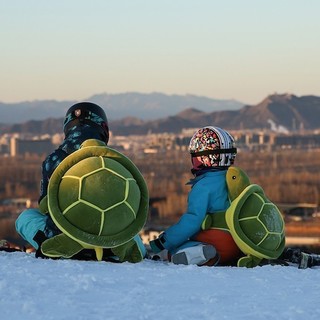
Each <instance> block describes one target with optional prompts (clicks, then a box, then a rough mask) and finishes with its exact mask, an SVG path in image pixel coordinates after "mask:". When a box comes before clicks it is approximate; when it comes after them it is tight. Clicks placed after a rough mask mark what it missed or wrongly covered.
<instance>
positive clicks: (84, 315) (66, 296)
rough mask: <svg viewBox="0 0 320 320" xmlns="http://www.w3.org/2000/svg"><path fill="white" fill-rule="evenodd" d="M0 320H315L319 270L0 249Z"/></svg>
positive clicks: (319, 291) (319, 314)
mask: <svg viewBox="0 0 320 320" xmlns="http://www.w3.org/2000/svg"><path fill="white" fill-rule="evenodd" d="M0 274H1V277H0V314H1V320H22V319H23V320H43V319H46V320H73V319H77V320H88V319H90V320H105V319H107V320H119V319H129V320H131V319H132V320H158V319H159V320H169V319H176V320H195V319H202V320H220V319H225V320H251V319H254V320H266V319H277V320H288V319H290V320H301V319H307V320H318V319H319V317H320V307H319V301H320V267H314V268H312V269H303V270H301V269H298V268H297V267H294V266H290V267H282V266H270V265H269V266H263V267H256V268H253V269H246V268H237V267H197V266H192V265H189V266H184V265H173V264H171V263H162V262H158V261H152V260H144V261H142V262H140V263H137V264H132V263H127V262H126V263H121V264H117V263H110V262H103V261H101V262H96V261H75V260H43V259H36V258H35V257H34V255H33V254H25V253H19V252H14V253H8V252H0Z"/></svg>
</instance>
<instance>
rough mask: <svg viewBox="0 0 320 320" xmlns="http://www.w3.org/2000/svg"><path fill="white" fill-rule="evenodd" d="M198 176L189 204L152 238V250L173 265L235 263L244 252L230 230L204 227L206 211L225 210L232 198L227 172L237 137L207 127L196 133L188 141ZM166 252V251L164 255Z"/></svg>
mask: <svg viewBox="0 0 320 320" xmlns="http://www.w3.org/2000/svg"><path fill="white" fill-rule="evenodd" d="M189 152H190V154H191V162H192V170H191V172H192V173H193V174H194V176H195V178H194V179H192V180H191V181H190V182H189V183H188V184H190V185H191V191H190V192H189V195H188V206H187V210H186V212H185V213H184V214H183V215H182V217H181V218H180V220H179V221H178V222H177V223H176V224H174V225H173V226H171V227H169V228H168V229H167V230H166V231H165V232H163V233H162V234H161V235H160V236H159V237H158V238H157V239H155V240H153V241H150V247H151V250H152V251H153V253H155V254H157V255H159V256H161V257H163V256H164V255H166V252H167V251H168V258H169V260H171V262H173V263H174V264H185V265H188V264H197V265H218V264H219V265H226V264H234V263H235V262H236V261H237V259H238V258H239V256H241V251H240V250H239V248H238V246H237V245H236V243H235V242H234V240H233V238H232V236H231V235H230V233H229V232H228V231H225V230H218V229H209V230H201V225H202V223H203V221H204V219H205V216H206V214H207V213H212V214H214V213H215V212H221V211H225V210H226V209H227V208H228V207H229V205H230V201H229V198H228V190H227V185H226V173H227V169H228V168H229V166H231V165H232V164H233V163H234V160H235V157H236V148H235V143H234V138H233V137H232V136H231V135H230V134H229V133H228V132H227V131H225V130H223V129H221V128H218V127H212V126H207V127H204V128H201V129H199V130H198V131H196V133H195V134H194V135H193V137H192V138H191V140H190V144H189ZM164 253H165V254H164Z"/></svg>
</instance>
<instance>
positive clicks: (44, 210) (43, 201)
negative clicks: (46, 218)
mask: <svg viewBox="0 0 320 320" xmlns="http://www.w3.org/2000/svg"><path fill="white" fill-rule="evenodd" d="M39 210H40V212H41V213H42V214H47V213H49V208H48V196H45V197H44V198H42V199H41V201H40V203H39Z"/></svg>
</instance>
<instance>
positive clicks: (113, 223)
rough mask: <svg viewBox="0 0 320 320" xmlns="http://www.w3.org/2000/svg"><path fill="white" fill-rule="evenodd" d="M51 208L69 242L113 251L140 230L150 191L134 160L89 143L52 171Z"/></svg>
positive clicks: (55, 220)
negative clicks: (108, 248)
mask: <svg viewBox="0 0 320 320" xmlns="http://www.w3.org/2000/svg"><path fill="white" fill-rule="evenodd" d="M48 207H49V212H50V215H51V217H52V219H53V220H54V222H55V223H56V225H57V226H58V228H59V229H60V230H61V231H62V232H63V233H65V234H66V235H68V236H69V237H70V238H72V239H74V240H76V241H78V242H80V243H83V244H87V245H93V246H101V247H110V248H112V247H115V246H117V245H121V244H123V243H125V242H127V241H129V240H130V239H132V238H133V237H134V236H135V235H136V234H137V233H138V232H139V231H140V230H141V229H142V227H143V225H144V224H145V221H146V218H147V212H148V190H147V186H146V183H145V181H144V179H143V177H142V175H141V173H140V172H139V170H138V169H137V168H136V167H135V165H134V164H133V163H132V162H131V160H129V159H128V158H127V157H125V156H124V155H123V154H121V153H119V152H117V151H115V150H113V149H111V148H108V147H106V146H105V147H103V146H96V145H90V144H89V145H87V146H86V147H84V148H82V149H80V150H78V151H76V152H74V153H73V154H71V155H70V156H68V157H67V158H66V159H65V160H64V161H63V162H62V163H61V164H60V165H59V166H58V168H57V169H56V170H55V172H54V173H53V175H52V177H51V179H50V182H49V189H48Z"/></svg>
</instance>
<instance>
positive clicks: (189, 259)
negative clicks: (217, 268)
mask: <svg viewBox="0 0 320 320" xmlns="http://www.w3.org/2000/svg"><path fill="white" fill-rule="evenodd" d="M216 256H217V251H216V249H215V247H213V246H212V245H202V244H200V245H197V246H194V247H189V248H185V249H181V250H179V251H178V252H177V253H176V254H174V255H172V257H171V262H172V263H174V264H184V265H189V264H196V265H198V266H201V265H203V264H205V263H206V262H208V261H209V260H211V259H213V258H215V257H216Z"/></svg>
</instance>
